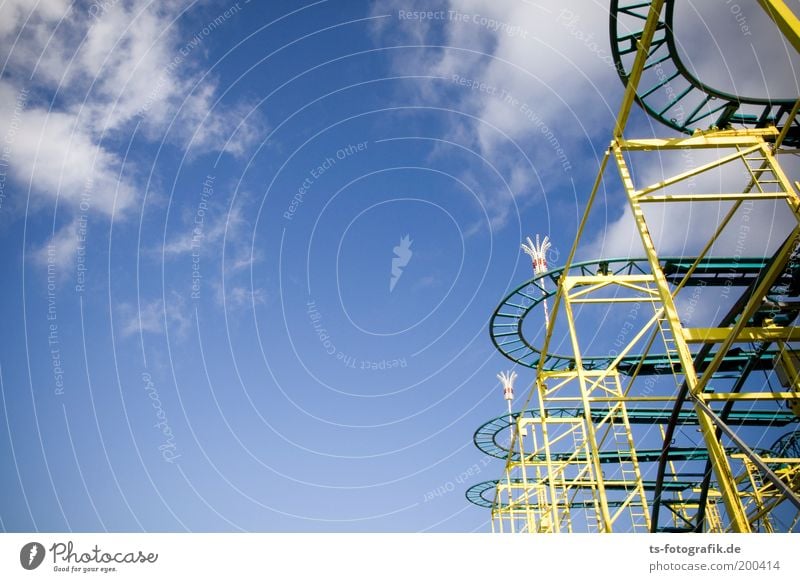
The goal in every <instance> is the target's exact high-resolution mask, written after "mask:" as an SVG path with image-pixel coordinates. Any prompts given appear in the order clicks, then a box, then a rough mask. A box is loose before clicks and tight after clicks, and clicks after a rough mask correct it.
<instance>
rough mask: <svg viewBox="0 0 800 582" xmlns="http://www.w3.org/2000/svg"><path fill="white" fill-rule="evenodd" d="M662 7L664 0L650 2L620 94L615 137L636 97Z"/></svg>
mask: <svg viewBox="0 0 800 582" xmlns="http://www.w3.org/2000/svg"><path fill="white" fill-rule="evenodd" d="M663 7H664V0H654V1H653V2H652V3H651V5H650V12H649V13H648V15H647V22H646V23H645V26H644V30H643V31H642V36H641V38H640V39H639V40H638V41H637V43H636V44H637V51H636V59H635V60H634V62H633V68H632V69H631V74H630V77H629V79H628V84H627V86H626V87H625V94H624V95H623V96H622V104H621V105H620V108H619V113H618V114H617V123H616V125H615V126H614V138H615V139H619V138H621V137H622V133H623V132H624V131H625V125H627V123H628V116H629V115H630V112H631V107H633V102H634V100H635V99H636V89H637V88H638V87H639V80H640V79H641V78H642V71H643V70H644V64H645V61H646V60H647V53H648V51H649V49H650V43H651V42H652V41H653V34H655V31H656V28H657V26H658V18H659V15H660V14H661V10H662V9H663Z"/></svg>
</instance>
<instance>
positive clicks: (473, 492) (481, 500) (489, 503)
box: [466, 479, 698, 509]
mask: <svg viewBox="0 0 800 582" xmlns="http://www.w3.org/2000/svg"><path fill="white" fill-rule="evenodd" d="M498 483H504V484H505V483H507V484H510V485H515V486H519V487H523V486H524V485H525V482H524V481H523V480H522V479H492V480H490V481H482V482H481V483H476V484H475V485H473V486H472V487H470V488H469V489H467V492H466V497H467V499H468V500H469V502H470V503H474V504H475V505H477V506H479V507H486V508H490V509H507V508H508V505H507V504H503V505H501V506H499V507H498V506H497V505H495V502H494V501H493V500H491V499H487V498H486V497H485V496H484V493H486V492H487V491H488V492H490V493H491V494H492V495H494V493H495V491H496V490H497V485H498ZM697 483H698V482H697V481H696V480H688V481H670V482H669V484H668V485H667V488H668V489H669V490H670V491H686V490H687V489H690V488H692V487H695V486H696V485H697ZM528 485H530V482H529V483H528ZM642 485H643V486H644V489H645V491H650V490H652V489H653V488H654V487H655V482H654V481H644V482H643V483H642ZM586 487H591V485H589V484H587V485H586ZM605 487H606V489H608V490H622V489H627V488H628V487H630V485H629V484H626V483H623V482H614V481H606V482H605ZM589 503H590V502H586V501H573V502H572V503H570V505H569V506H570V509H585V508H587V507H589ZM623 503H624V502H622V501H614V500H608V506H609V507H622V505H623Z"/></svg>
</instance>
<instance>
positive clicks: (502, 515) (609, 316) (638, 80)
mask: <svg viewBox="0 0 800 582" xmlns="http://www.w3.org/2000/svg"><path fill="white" fill-rule="evenodd" d="M761 4H762V5H763V6H764V8H765V9H767V10H768V12H769V14H770V16H771V17H773V20H775V22H776V24H777V26H778V28H779V29H780V30H781V31H782V32H784V34H785V35H787V38H789V40H790V42H791V43H794V42H795V41H796V40H797V38H798V36H800V34H798V32H799V31H800V26H798V23H797V19H796V18H793V16H792V15H791V12H790V11H788V9H786V7H785V5H783V3H782V2H780V1H778V0H761ZM672 10H673V2H672V1H669V0H668V1H665V0H660V1H659V0H654V1H652V2H636V3H632V2H631V3H627V4H626V3H623V2H620V1H616V0H615V1H613V2H612V12H611V17H612V36H613V42H612V48H613V49H614V55H615V59H616V61H617V68H618V71H619V73H620V76H621V78H622V79H623V81H624V82H625V84H626V91H625V94H624V97H623V101H622V105H621V108H620V111H619V114H618V116H617V123H616V126H615V130H614V136H613V140H612V142H611V144H610V146H609V147H608V149H607V151H606V152H605V156H604V158H603V159H602V162H601V164H600V168H599V171H598V175H597V178H596V180H595V182H594V186H593V189H592V191H591V193H590V196H589V200H588V203H587V208H586V209H585V213H584V216H583V218H582V220H581V223H580V225H579V230H578V233H577V236H576V238H575V242H574V244H573V246H572V249H571V252H570V254H569V257H568V258H567V260H566V263H565V265H564V266H563V267H561V268H556V269H550V270H548V271H546V272H537V273H536V275H535V276H534V277H533V279H531V280H530V281H527V282H526V283H525V284H523V285H521V286H520V287H519V288H517V289H516V290H514V291H513V292H512V293H511V294H509V295H508V297H506V298H505V299H504V300H503V301H502V302H501V303H500V305H499V306H498V308H497V309H496V310H495V312H494V314H493V316H492V319H491V324H490V330H491V336H492V341H493V342H494V344H495V346H496V347H497V349H498V350H499V351H500V352H501V353H502V354H504V355H505V356H506V357H508V358H509V359H511V360H512V361H514V362H515V364H516V365H518V366H520V367H525V368H530V369H531V370H532V371H535V376H536V380H535V382H534V384H533V386H532V388H531V391H530V394H529V396H528V398H527V401H526V402H525V404H524V406H523V409H522V410H521V411H519V412H513V413H511V414H506V415H503V416H502V417H498V418H496V419H493V420H491V421H489V422H487V423H485V424H484V425H482V426H481V427H480V428H479V429H478V431H477V432H476V433H475V443H476V445H477V446H478V448H479V449H481V450H482V451H483V452H485V453H486V454H489V455H491V456H494V457H498V458H502V459H505V470H504V473H503V476H502V478H500V479H498V480H496V481H487V482H484V483H479V484H477V485H475V486H473V487H472V488H470V489H469V490H468V491H467V498H468V499H469V500H470V501H472V502H473V503H476V504H478V505H481V506H484V507H487V508H489V509H490V510H491V515H492V527H493V530H494V531H500V532H532V533H534V532H537V533H538V532H541V533H544V532H575V531H593V532H612V531H628V532H631V531H632V532H637V531H641V532H659V531H693V532H701V531H706V532H722V531H733V532H751V531H763V532H774V531H797V530H798V528H800V525H799V524H798V521H800V446H799V444H800V432H798V431H797V429H795V428H794V427H795V425H796V423H797V421H798V415H800V374H799V373H798V370H799V369H800V358H799V357H798V353H797V348H796V346H795V344H796V342H797V341H799V340H800V328H798V327H797V326H796V324H795V322H796V318H797V314H798V312H800V251H798V242H799V241H800V198H798V194H797V191H796V190H795V186H794V185H793V184H792V182H791V181H790V180H789V179H788V177H787V176H786V174H785V172H784V170H783V169H782V167H781V164H780V161H779V159H780V154H782V153H784V152H786V151H795V150H792V149H791V148H793V147H795V146H797V145H799V144H800V140H799V138H800V131H798V129H800V126H799V125H798V122H797V120H796V114H797V112H798V107H799V106H800V101H797V102H787V101H768V100H758V99H748V98H742V97H738V96H733V95H729V94H725V93H721V92H718V91H715V90H713V89H711V88H709V87H707V86H705V85H703V84H702V83H700V82H699V81H697V80H696V79H695V78H694V77H693V76H691V75H690V74H689V73H688V72H687V70H686V68H685V67H684V66H683V64H682V63H681V62H680V59H679V57H678V55H677V51H675V50H674V47H675V43H674V39H673V38H672V23H671V20H672ZM787 11H788V13H787ZM623 23H624V25H625V29H626V32H625V33H624V34H622V33H620V32H618V30H619V28H620V27H621V26H622V24H623ZM667 65H669V66H671V67H672V68H673V69H674V71H673V69H670V71H672V72H670V73H669V74H666V73H665V72H664V67H666V66H667ZM655 69H659V71H658V72H656V71H655ZM656 73H657V74H656ZM664 79H667V80H666V81H665V80H664ZM680 82H683V83H685V86H684V85H680V84H679V83H680ZM676 87H678V88H679V90H676ZM634 102H638V103H639V104H640V105H641V106H642V107H643V108H644V109H645V110H646V111H647V112H648V113H650V114H651V115H652V116H654V117H656V118H657V119H659V120H661V121H664V122H665V123H666V124H667V125H669V126H671V127H673V128H674V129H677V130H679V131H681V132H683V133H684V134H685V135H683V136H679V137H673V138H668V139H628V138H626V137H624V130H625V126H626V124H627V120H628V116H629V113H630V110H631V107H632V105H633V103H634ZM676 111H680V112H681V114H680V115H677V114H676ZM701 124H706V125H707V126H709V127H708V128H707V129H700V127H699V125H701ZM676 152H677V153H679V154H680V155H682V156H683V157H684V159H686V160H690V161H692V160H702V163H693V164H692V165H691V167H689V168H686V169H684V170H683V171H680V172H678V173H675V174H674V175H671V176H669V177H666V178H662V179H660V180H659V181H657V182H656V183H652V184H643V183H640V182H641V179H638V177H639V176H640V173H639V172H637V171H636V168H637V167H639V164H642V166H643V167H646V166H647V164H648V163H653V162H660V161H661V160H663V159H664V157H666V156H669V155H674V153H676ZM613 167H616V170H617V172H616V177H615V176H612V174H613V170H612V168H613ZM711 173H717V174H720V175H724V176H726V180H725V187H726V188H725V189H724V190H723V189H721V188H717V189H715V190H713V191H698V190H699V188H698V187H697V183H698V182H702V179H701V178H702V177H703V176H706V175H708V174H711ZM611 180H614V181H615V183H617V184H618V185H619V188H620V189H621V190H622V191H624V193H625V196H626V198H627V202H628V205H629V210H630V217H631V223H632V229H633V230H634V231H635V235H636V237H635V238H636V240H637V241H638V245H639V248H640V251H639V252H640V253H641V255H640V258H635V259H630V258H609V259H598V260H594V261H586V262H576V261H575V255H576V251H577V249H578V247H579V245H580V244H581V243H582V242H583V243H585V242H587V241H585V240H583V237H584V230H585V229H586V225H587V223H588V222H589V220H590V217H591V216H592V212H593V210H595V208H594V207H595V206H596V205H597V198H598V196H597V194H598V191H599V190H600V189H601V186H603V185H604V184H606V183H607V182H608V181H611ZM734 183H736V187H733V186H732V184H734ZM763 205H771V206H770V207H771V208H774V209H775V211H776V212H779V213H780V215H781V216H783V217H788V218H786V220H787V221H788V222H789V223H790V226H789V227H787V229H786V232H784V233H779V234H780V236H781V242H780V244H778V245H773V246H776V247H777V248H776V249H774V250H773V251H771V253H770V254H769V255H768V256H759V257H745V256H742V253H741V251H740V249H739V248H738V247H737V245H736V244H735V241H737V239H738V238H741V236H742V232H745V233H748V236H752V237H759V236H762V235H761V234H760V233H757V232H750V230H749V227H747V226H746V225H747V222H748V220H749V216H750V212H751V211H752V209H753V208H761V207H762V206H763ZM703 206H706V207H713V208H715V209H717V213H716V215H715V213H714V212H709V213H707V215H708V216H707V218H708V220H707V224H705V225H704V226H705V227H706V228H707V231H708V232H707V233H706V234H703V236H702V240H700V241H699V242H695V243H694V244H695V246H696V248H695V249H693V252H692V254H691V256H688V257H662V256H660V255H659V253H658V250H657V249H658V244H657V242H658V241H657V238H656V237H654V235H653V234H652V233H653V229H654V224H653V223H654V219H653V217H654V216H656V217H658V216H661V217H663V216H665V215H666V213H669V212H675V210H676V209H680V208H681V207H688V208H703ZM704 216H705V215H704ZM743 225H744V226H743ZM745 227H746V230H743V229H744V228H745ZM775 234H778V233H775ZM731 241H734V245H733V248H732V245H731ZM721 253H726V254H722V256H720V254H721ZM701 296H702V297H703V298H704V300H705V301H706V303H709V302H711V303H712V304H714V305H716V306H717V307H718V311H721V315H720V316H719V317H717V318H716V320H715V321H714V322H711V323H704V324H703V325H697V324H696V323H693V321H692V319H693V318H692V317H691V314H688V315H687V313H686V308H685V307H686V306H687V305H689V306H690V305H692V302H693V301H694V302H695V303H696V302H697V301H698V299H699V298H700V297H701ZM548 300H549V301H550V304H551V309H550V312H549V317H548V318H547V320H546V325H545V326H544V334H543V337H539V338H536V339H531V333H532V332H535V331H540V330H541V329H542V326H541V323H539V325H538V326H537V325H536V324H535V323H534V321H537V320H538V321H541V318H542V311H543V310H542V311H540V310H539V308H540V307H543V306H544V305H545V304H546V302H547V301H548ZM682 306H683V313H682ZM526 322H527V324H526ZM526 334H527V335H526ZM537 346H538V347H537ZM555 349H560V350H561V351H562V352H564V353H556V352H555ZM775 383H779V384H780V386H778V388H777V389H776V388H775V387H774V385H773V384H775ZM770 441H774V442H773V444H772V445H771V446H766V444H767V443H768V442H770Z"/></svg>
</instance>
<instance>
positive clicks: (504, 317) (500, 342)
mask: <svg viewBox="0 0 800 582" xmlns="http://www.w3.org/2000/svg"><path fill="white" fill-rule="evenodd" d="M694 260H695V259H693V258H691V257H681V258H665V259H662V261H661V267H662V269H663V271H664V275H665V276H666V278H667V280H668V281H670V282H672V283H675V284H677V283H678V282H679V281H680V280H681V279H682V278H683V276H684V275H685V274H686V272H687V271H688V270H689V268H690V267H691V265H692V264H693V263H694ZM768 261H769V259H764V258H739V259H735V260H734V259H732V258H725V257H713V258H708V259H705V260H703V261H701V262H700V264H699V266H698V268H697V269H696V270H695V271H694V273H693V275H692V277H691V278H690V279H689V282H688V283H687V285H689V286H691V285H705V286H709V287H710V286H722V285H727V286H733V287H746V286H748V285H750V284H751V283H752V282H753V281H754V280H755V279H756V278H757V277H758V275H759V273H760V272H761V271H762V269H763V268H764V267H765V265H766V264H767V263H768ZM601 269H603V270H605V271H607V272H609V273H614V274H624V275H632V274H642V273H646V272H648V269H649V267H648V264H647V259H608V260H594V261H584V262H582V263H576V264H573V266H572V269H571V270H570V274H575V275H594V274H596V273H597V272H598V271H599V270H601ZM563 274H564V269H563V268H558V269H553V270H551V271H548V272H546V273H543V274H541V275H537V276H536V277H534V278H533V279H531V280H529V281H527V282H526V283H524V284H522V285H521V286H519V287H517V288H516V289H514V291H512V292H511V293H510V294H509V295H508V296H507V297H506V298H505V299H503V300H502V301H501V302H500V304H499V305H498V306H497V309H495V311H494V313H493V314H492V318H491V320H490V322H489V333H490V335H491V337H492V343H493V344H494V345H495V347H496V348H497V350H498V351H499V352H500V353H501V354H503V355H504V356H506V357H507V358H508V359H510V360H511V361H512V362H514V363H515V364H518V365H520V366H526V367H528V368H534V369H535V368H537V366H538V365H539V361H540V360H541V359H542V353H541V351H540V350H539V349H538V348H536V347H534V345H533V343H532V341H530V340H529V339H528V338H526V337H525V330H526V329H527V330H528V331H530V329H539V330H540V331H543V323H544V316H543V314H542V315H540V317H541V319H540V322H539V323H540V324H539V326H534V325H532V324H533V321H529V324H528V326H527V327H526V318H527V317H528V315H529V314H531V313H532V311H533V310H534V308H536V307H538V306H539V305H541V304H542V303H543V302H544V300H545V299H547V298H550V297H552V296H553V295H555V293H556V291H555V290H556V288H557V286H558V280H559V278H560V277H561V276H562V275H563ZM543 291H544V292H543ZM776 291H777V290H776ZM775 353H776V352H775V351H768V352H765V353H763V354H760V357H759V358H757V365H756V369H769V368H771V366H772V359H773V357H774V356H775ZM752 356H753V354H752V353H751V352H749V351H747V350H741V351H738V352H736V353H731V354H729V355H728V356H726V358H725V361H724V363H723V365H722V366H721V367H720V372H729V371H733V372H739V371H741V370H742V369H743V366H744V365H745V364H746V363H747V362H750V361H751V360H752ZM712 357H713V354H709V355H708V360H709V361H710V360H711V358H712ZM613 360H614V357H612V356H609V355H600V356H586V355H584V356H583V367H584V368H585V369H586V370H596V369H601V370H602V369H605V368H607V367H608V366H609V364H611V362H612V361H613ZM640 363H641V367H640V368H639V374H642V375H649V374H658V373H661V372H662V371H663V370H664V369H665V367H668V366H670V365H671V363H670V360H669V358H667V356H666V355H665V354H646V355H645V356H644V357H643V356H642V355H641V354H629V355H628V356H626V357H624V358H622V361H621V362H620V363H619V365H618V366H617V369H618V370H619V371H620V372H621V373H623V374H629V373H631V372H632V371H633V370H635V369H637V366H639V364H640ZM574 366H575V358H574V357H573V356H569V355H562V354H552V353H550V354H546V355H545V356H544V369H545V370H547V371H559V370H569V369H573V368H574Z"/></svg>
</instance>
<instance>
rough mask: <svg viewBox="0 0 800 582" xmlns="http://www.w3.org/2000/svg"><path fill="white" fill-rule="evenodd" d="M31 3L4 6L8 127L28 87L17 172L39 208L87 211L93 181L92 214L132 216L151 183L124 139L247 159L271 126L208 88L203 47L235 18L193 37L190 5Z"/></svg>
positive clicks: (106, 0) (0, 12)
mask: <svg viewBox="0 0 800 582" xmlns="http://www.w3.org/2000/svg"><path fill="white" fill-rule="evenodd" d="M30 4H31V3H29V2H23V1H21V0H14V1H6V2H5V3H3V4H2V5H0V41H1V42H0V47H2V48H0V58H2V59H3V60H6V62H7V67H6V70H5V72H4V78H3V80H2V81H0V125H2V124H3V123H4V122H6V120H9V119H11V118H12V116H13V115H14V114H15V96H16V95H17V94H19V92H20V91H22V90H25V91H27V95H28V100H27V103H26V106H25V107H24V108H23V109H22V110H20V111H17V112H16V114H17V118H18V119H17V123H18V125H19V128H20V131H18V132H17V134H16V139H15V140H14V142H13V144H12V149H13V152H12V156H11V159H10V164H9V167H10V174H11V175H12V176H13V177H14V178H15V179H16V180H17V181H18V182H20V183H22V184H26V185H27V184H30V186H31V192H32V194H34V195H35V196H38V202H39V203H48V204H50V203H52V201H53V199H55V198H56V197H57V198H58V200H59V204H60V205H62V208H64V209H70V208H72V209H75V208H76V206H77V205H78V204H79V203H80V197H81V195H82V193H84V191H85V190H86V184H87V183H91V185H92V189H93V195H92V203H91V209H92V211H97V212H100V213H103V214H105V215H111V214H112V212H113V213H114V215H115V216H116V217H121V216H124V215H125V213H126V210H128V209H129V208H130V207H131V205H132V204H133V203H134V201H135V200H136V199H137V197H138V196H139V194H140V186H139V180H138V179H137V178H138V177H139V176H137V168H136V166H135V164H132V163H131V162H130V161H129V160H124V159H122V157H121V155H120V154H118V153H117V151H116V149H115V148H116V146H112V145H110V144H112V143H118V142H123V143H124V141H125V140H126V139H127V138H128V136H127V135H125V132H129V131H131V130H132V129H133V128H134V127H137V126H138V128H139V131H140V133H141V134H143V135H144V136H145V137H146V138H148V139H150V140H154V141H155V140H158V141H160V140H162V139H164V138H166V140H167V141H168V142H171V143H173V144H176V145H177V146H179V147H182V148H185V147H191V148H192V153H193V154H194V155H196V154H200V153H204V152H211V151H225V152H228V153H230V154H233V155H244V154H245V152H246V151H247V149H248V148H249V147H250V146H251V145H252V144H253V143H254V142H255V141H256V140H257V139H258V138H259V137H260V135H261V132H262V130H263V129H264V128H265V124H264V119H263V116H262V115H261V114H260V113H259V112H258V111H253V107H252V104H249V103H247V102H243V101H239V102H237V101H236V100H235V99H230V98H228V99H225V100H223V101H220V102H219V103H217V99H218V98H219V93H220V90H219V83H218V80H217V79H216V78H214V77H213V76H207V77H205V78H204V79H203V82H202V83H200V84H198V81H199V79H200V78H201V76H202V75H201V73H202V71H200V70H199V68H198V66H197V62H198V60H199V58H200V57H202V55H203V51H202V50H201V47H202V45H203V43H204V42H205V41H206V39H207V38H208V36H209V35H211V34H213V33H214V31H215V30H216V29H217V28H220V27H223V26H225V22H226V21H227V19H219V18H215V17H213V16H212V17H211V18H212V20H211V21H209V23H207V24H206V25H205V26H203V25H200V28H199V30H186V25H185V24H181V22H184V20H180V19H179V17H180V16H181V14H182V11H183V10H184V9H185V8H186V4H185V3H183V2H177V1H175V0H169V1H164V2H150V1H148V0H132V1H122V0H103V1H98V2H93V3H91V4H70V3H69V2H66V1H57V0H47V1H39V2H38V3H36V4H35V6H33V7H30ZM238 10H244V8H239V9H237V12H238ZM240 16H241V15H239V16H238V17H240ZM231 18H237V14H233V15H232V16H231ZM228 101H230V102H228ZM17 109H19V108H17ZM248 115H249V117H248V119H247V122H246V123H242V121H243V120H244V119H245V117H246V116H248ZM170 124H171V129H170ZM240 125H241V127H240V128H239V129H238V130H236V128H237V127H238V126H240ZM2 129H3V128H2V127H0V130H2ZM167 132H168V133H167ZM36 201H37V199H34V207H35V206H36Z"/></svg>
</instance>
